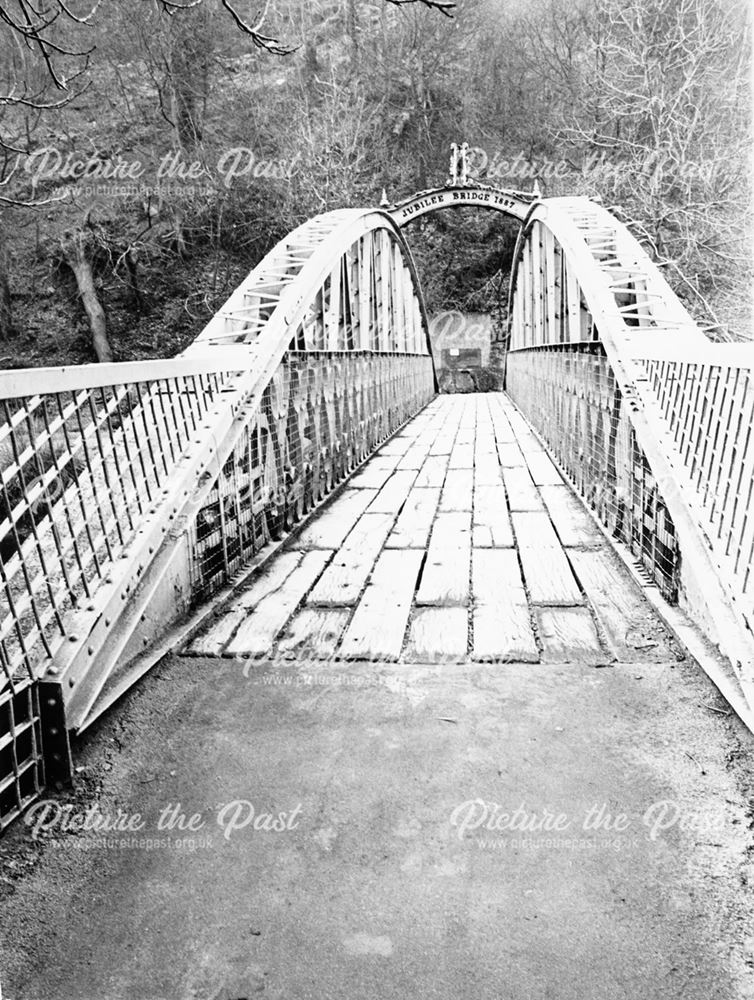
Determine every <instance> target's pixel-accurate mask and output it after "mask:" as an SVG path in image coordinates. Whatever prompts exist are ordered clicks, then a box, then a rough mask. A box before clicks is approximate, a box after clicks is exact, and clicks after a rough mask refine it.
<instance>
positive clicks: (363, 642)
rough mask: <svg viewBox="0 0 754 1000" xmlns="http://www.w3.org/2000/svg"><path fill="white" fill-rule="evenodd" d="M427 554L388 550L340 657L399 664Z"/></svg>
mask: <svg viewBox="0 0 754 1000" xmlns="http://www.w3.org/2000/svg"><path fill="white" fill-rule="evenodd" d="M422 556H423V553H422V552H420V551H419V550H417V549H386V550H385V551H384V552H383V553H382V554H381V555H380V558H379V559H378V560H377V565H376V566H375V568H374V572H373V573H372V579H371V581H370V583H369V585H368V586H367V588H366V590H365V591H364V595H363V596H362V598H361V600H360V601H359V604H358V606H357V608H356V610H355V612H354V615H353V618H352V619H351V623H350V625H349V626H348V628H347V629H346V633H345V635H344V636H343V641H342V642H341V645H340V650H339V655H340V656H342V657H344V658H346V659H365V660H376V659H379V660H397V659H398V657H399V656H400V653H401V649H402V647H403V637H404V635H405V632H406V625H407V623H408V616H409V612H410V611H411V598H412V597H413V594H414V587H415V586H416V578H417V576H418V575H419V568H420V566H421V561H422Z"/></svg>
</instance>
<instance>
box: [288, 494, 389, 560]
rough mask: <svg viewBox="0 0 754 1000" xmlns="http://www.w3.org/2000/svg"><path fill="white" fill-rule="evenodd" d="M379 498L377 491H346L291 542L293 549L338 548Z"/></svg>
mask: <svg viewBox="0 0 754 1000" xmlns="http://www.w3.org/2000/svg"><path fill="white" fill-rule="evenodd" d="M376 496H377V490H376V489H372V490H369V489H360V490H351V489H347V490H345V491H344V492H343V493H342V494H341V495H340V496H339V497H338V498H337V499H336V500H334V501H333V502H332V503H331V504H329V505H328V506H327V507H326V508H325V509H324V510H323V511H322V513H321V514H319V515H318V516H317V518H316V520H315V521H312V523H311V524H309V525H307V526H306V528H304V530H303V531H302V532H301V534H300V535H299V536H298V538H295V539H294V540H293V541H292V542H290V546H291V548H294V549H337V548H339V547H340V546H341V545H342V544H343V540H344V538H345V537H346V535H347V534H348V532H349V531H350V530H351V528H353V526H354V524H356V522H357V521H358V519H359V518H360V517H361V515H362V514H363V513H364V511H365V510H366V509H367V507H368V506H369V504H370V503H371V502H372V501H373V500H374V498H375V497H376Z"/></svg>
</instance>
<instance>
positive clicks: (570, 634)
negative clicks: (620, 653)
mask: <svg viewBox="0 0 754 1000" xmlns="http://www.w3.org/2000/svg"><path fill="white" fill-rule="evenodd" d="M534 615H535V618H536V622H537V629H538V631H539V640H540V642H541V644H542V660H543V661H544V662H547V663H584V664H587V665H591V666H594V665H595V664H600V663H605V662H606V660H610V659H612V657H610V656H609V655H608V654H606V653H605V652H603V650H602V647H601V646H600V640H599V637H598V635H597V628H596V626H595V624H594V621H593V620H592V616H591V615H590V613H589V611H588V610H587V609H586V608H535V609H534Z"/></svg>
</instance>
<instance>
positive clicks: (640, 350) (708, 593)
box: [509, 198, 754, 706]
mask: <svg viewBox="0 0 754 1000" xmlns="http://www.w3.org/2000/svg"><path fill="white" fill-rule="evenodd" d="M538 224H539V225H541V226H542V227H543V229H544V231H545V232H546V233H548V234H549V235H548V236H547V239H553V240H554V241H555V244H556V245H557V247H558V252H559V253H561V254H562V255H564V257H565V259H566V260H567V263H568V268H569V275H568V276H567V277H566V278H564V280H566V282H574V281H575V283H576V284H575V286H574V292H575V293H578V295H580V296H582V299H581V301H582V303H585V306H586V309H587V310H588V314H589V315H590V317H591V318H592V320H593V329H592V328H591V327H590V328H587V330H586V333H587V334H588V335H587V336H585V329H584V328H583V325H582V324H581V323H580V322H579V319H578V317H579V301H578V298H577V300H576V302H575V304H574V303H573V301H572V298H571V290H570V289H568V292H569V297H568V304H567V305H568V308H571V307H574V308H575V310H576V312H575V322H574V325H563V324H562V321H559V322H560V323H561V327H560V332H561V334H563V333H568V332H570V334H571V336H570V337H569V336H562V337H561V338H560V339H558V338H556V337H552V336H550V337H549V338H545V339H543V342H541V343H536V342H534V336H533V331H534V327H535V324H534V323H532V324H531V325H530V326H529V325H527V323H526V322H525V317H524V321H521V316H522V314H521V312H520V310H521V309H522V308H524V306H523V304H522V301H521V297H520V296H516V291H517V287H518V283H519V282H522V281H527V282H529V284H530V286H531V287H530V288H529V290H528V294H530V295H531V296H532V299H533V301H534V305H533V306H532V308H533V309H535V310H536V309H537V308H539V309H540V310H542V311H544V310H546V309H551V308H552V303H550V302H548V300H547V296H548V294H549V292H546V291H545V290H544V289H540V290H538V289H539V285H538V284H537V282H540V283H541V276H539V275H537V274H533V275H532V276H531V278H529V277H527V275H526V273H525V270H524V247H525V246H526V245H527V242H528V244H529V245H530V246H531V239H532V234H533V233H534V227H535V226H537V225H538ZM538 231H539V230H538ZM543 238H544V237H537V238H536V239H537V240H541V239H543ZM539 253H540V254H541V253H542V250H541V244H540V250H539ZM515 260H516V266H515V272H514V276H513V278H512V280H511V299H510V301H511V303H512V309H511V314H512V317H513V319H512V323H513V324H514V325H513V331H512V336H511V340H510V358H509V365H510V364H512V363H514V360H515V359H516V358H519V357H523V356H524V355H526V353H527V352H537V351H538V350H540V349H541V350H552V351H557V350H558V349H560V348H563V349H567V348H571V349H579V350H581V349H586V350H589V349H590V348H599V347H600V345H601V347H602V349H604V352H605V354H606V356H607V359H608V362H609V365H610V368H611V370H612V372H613V374H614V376H615V379H616V380H617V383H618V385H619V386H620V390H621V393H622V396H623V399H624V400H625V401H626V403H627V406H628V410H627V412H628V414H629V415H630V421H631V425H632V428H633V431H634V433H635V435H636V439H637V440H638V442H639V444H640V446H641V449H642V451H643V453H644V455H645V456H646V459H647V460H648V462H649V466H650V467H651V470H652V472H653V474H654V477H655V480H656V481H657V483H658V485H659V488H660V491H661V494H662V497H663V499H664V501H665V504H666V505H667V509H668V510H669V512H670V515H671V517H672V521H673V524H674V526H675V531H676V533H677V536H678V539H679V542H680V550H681V553H682V557H683V560H684V562H685V564H687V565H688V566H689V567H690V569H691V571H692V575H693V578H694V579H696V580H697V581H702V583H701V584H700V586H701V587H703V590H704V601H705V603H706V605H707V609H708V611H709V614H710V617H711V619H712V622H713V623H714V628H715V632H716V638H717V640H718V642H719V644H720V647H721V648H722V649H723V651H724V652H725V653H726V655H727V656H728V657H729V659H730V660H731V662H732V663H733V665H734V667H735V668H736V670H737V673H738V677H739V680H740V683H741V686H742V688H743V689H744V690H745V691H746V698H747V700H748V703H749V704H750V705H752V706H754V646H753V644H752V622H753V620H754V615H753V614H752V584H753V583H754V581H752V579H751V575H750V570H749V563H750V558H751V553H750V552H749V549H750V545H751V535H752V531H753V530H754V519H753V518H751V514H750V512H749V511H748V510H747V507H748V503H750V499H749V501H746V498H745V497H744V495H743V493H744V492H745V491H746V489H747V488H748V487H747V482H748V483H750V482H751V479H752V474H753V471H754V470H752V469H751V463H752V453H753V451H754V449H752V448H751V442H750V426H751V421H752V419H754V416H752V392H754V389H753V388H752V384H751V376H750V373H751V368H752V349H751V346H750V345H745V344H727V343H725V344H722V343H713V342H711V341H710V340H709V339H708V338H707V337H706V336H705V334H704V333H703V332H702V331H701V330H700V329H699V328H698V327H697V326H696V324H695V323H694V321H693V320H692V318H691V316H690V315H689V313H688V312H687V310H686V309H685V307H684V306H683V305H682V304H681V303H680V301H679V300H678V298H677V296H676V295H675V293H674V292H673V291H672V290H671V289H670V286H669V285H668V284H667V282H666V281H665V279H664V277H663V276H662V275H661V273H660V272H659V270H658V268H657V267H656V265H654V264H653V262H652V261H651V259H650V258H649V256H648V255H647V254H646V253H645V252H644V250H643V249H642V248H641V247H640V245H639V244H638V242H637V241H636V240H635V238H634V237H633V236H632V235H631V234H630V233H629V232H628V230H627V229H626V227H625V226H624V225H623V224H622V223H620V222H619V221H618V220H617V219H615V218H613V217H612V216H611V215H610V214H609V213H608V212H606V210H605V209H604V208H602V207H601V206H600V205H597V204H594V203H592V202H590V201H588V200H587V199H577V198H555V199H548V200H547V201H540V202H538V203H536V204H534V205H533V206H532V208H531V210H530V212H529V214H528V216H527V219H526V222H525V224H524V227H523V228H522V233H521V236H520V238H519V243H518V247H517V252H516V257H515ZM527 266H528V265H527ZM548 266H552V265H548ZM531 268H532V270H534V271H536V270H537V264H536V263H534V264H532V265H531ZM564 301H565V300H564ZM537 302H539V305H537ZM560 308H561V309H562V310H563V311H565V309H566V305H563V304H561V306H560ZM517 310H518V311H517ZM556 315H557V313H556ZM554 329H555V331H556V332H557V330H558V323H555V324H554ZM529 331H532V333H531V334H530V333H529ZM574 332H575V334H576V336H575V338H574V337H573V333H574ZM530 337H531V339H529V338H530ZM720 371H722V372H723V373H724V379H725V380H726V385H729V386H730V389H731V391H730V392H729V393H727V394H720V398H721V399H722V398H723V397H724V399H725V406H724V409H721V408H720V406H718V410H719V412H718V413H717V417H718V418H719V421H720V423H719V428H718V431H717V433H719V434H720V435H721V436H722V439H724V446H723V447H722V449H721V451H720V453H719V456H718V458H716V459H715V460H714V462H715V464H714V469H712V458H711V457H710V456H711V453H710V448H709V447H708V441H707V438H706V433H705V428H707V429H708V425H709V420H710V419H712V418H711V416H710V414H711V412H712V409H711V405H707V404H710V403H711V397H710V393H711V391H712V388H713V387H714V384H715V381H716V379H718V376H717V375H716V374H715V373H716V372H720ZM682 379H683V380H685V384H686V390H687V391H686V395H685V397H683V398H681V397H682V393H680V390H679V386H680V385H681V381H682ZM692 386H693V392H692V391H691V388H692ZM514 398H515V397H514ZM697 404H698V405H699V407H702V406H703V405H704V406H705V407H706V408H705V409H704V411H702V409H698V410H695V409H694V408H695V407H696V406H697ZM702 412H703V413H704V419H703V420H702ZM718 459H719V460H718ZM735 462H737V463H738V464H737V465H734V463H735ZM705 463H706V464H705ZM723 464H725V466H726V470H727V471H726V472H725V475H726V476H727V480H726V481H721V480H720V478H719V476H720V466H722V465H723ZM705 469H707V471H708V472H709V470H710V469H712V471H713V473H714V478H715V483H713V489H712V491H710V490H709V488H707V489H704V488H703V485H702V487H701V488H700V482H701V479H702V478H703V476H704V475H705V472H704V470H705ZM747 477H748V478H747ZM741 483H743V486H741V485H740V484H741ZM715 484H719V485H720V495H719V496H716V495H715V494H716V491H715V489H714V486H715ZM739 500H742V501H744V502H741V503H740V502H739ZM731 551H733V552H734V557H733V558H731Z"/></svg>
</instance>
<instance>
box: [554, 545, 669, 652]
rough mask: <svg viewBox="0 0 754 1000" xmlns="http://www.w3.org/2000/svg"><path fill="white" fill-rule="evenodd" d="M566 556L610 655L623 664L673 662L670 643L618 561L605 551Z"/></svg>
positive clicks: (574, 553) (636, 587)
mask: <svg viewBox="0 0 754 1000" xmlns="http://www.w3.org/2000/svg"><path fill="white" fill-rule="evenodd" d="M569 555H570V556H571V559H572V562H573V567H574V569H575V571H576V575H577V576H578V578H579V581H580V582H581V586H582V587H583V588H584V591H585V592H586V596H587V598H588V599H589V602H590V604H591V605H592V608H593V609H594V613H595V615H596V616H597V621H598V622H599V623H600V627H601V628H602V630H603V632H604V633H605V637H606V639H607V644H608V646H609V648H610V650H611V652H612V653H613V655H614V656H615V657H616V658H617V659H618V660H620V661H622V662H625V663H636V662H645V663H647V662H648V663H663V662H666V661H668V660H670V661H673V660H674V659H675V657H676V652H677V651H676V648H675V646H674V644H673V640H672V639H671V637H670V635H669V634H668V632H667V630H666V628H665V627H664V625H663V624H662V622H661V621H660V619H659V617H658V616H657V615H656V614H655V612H654V610H653V608H652V607H651V605H650V604H649V603H648V602H647V601H646V600H645V598H644V597H643V595H642V593H641V590H640V589H639V587H638V586H637V584H636V583H635V582H634V580H633V579H632V577H631V575H630V573H629V572H628V570H626V569H624V567H623V566H622V565H621V564H620V562H619V560H618V557H617V556H615V555H614V554H613V553H612V552H610V550H609V549H604V550H602V551H599V552H598V551H591V552H590V551H579V550H573V551H572V552H570V553H569Z"/></svg>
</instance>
